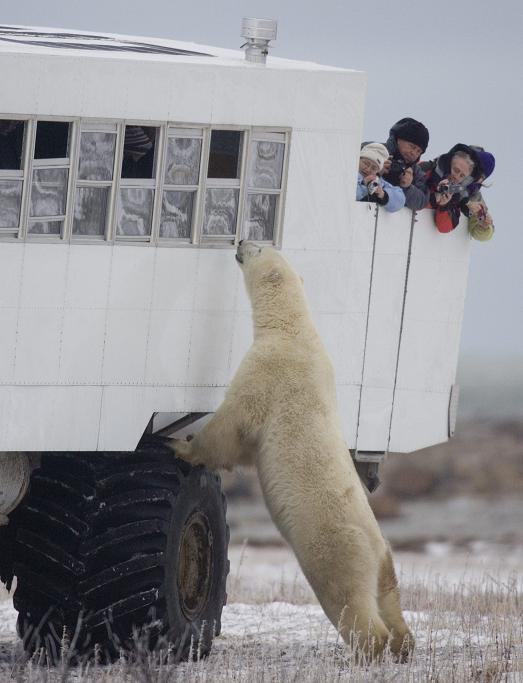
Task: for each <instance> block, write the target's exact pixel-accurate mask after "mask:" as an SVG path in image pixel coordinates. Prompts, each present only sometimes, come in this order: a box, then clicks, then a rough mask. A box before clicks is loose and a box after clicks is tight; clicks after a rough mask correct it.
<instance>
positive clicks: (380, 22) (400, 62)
mask: <svg viewBox="0 0 523 683" xmlns="http://www.w3.org/2000/svg"><path fill="white" fill-rule="evenodd" d="M249 16H250V17H268V18H271V19H276V20H277V21H278V40H277V41H276V42H275V44H274V49H273V54H274V55H275V56H278V57H289V58H295V59H306V60H310V61H315V62H320V63H324V64H333V65H337V66H342V67H348V68H353V69H361V70H364V71H366V72H367V78H368V91H367V106H366V112H365V128H364V139H366V140H370V139H374V140H380V141H383V140H385V139H386V137H387V134H388V130H389V128H390V126H391V125H392V124H393V123H394V122H395V121H397V120H398V119H399V118H402V117H403V116H413V117H414V118H417V119H419V120H421V121H423V122H424V123H425V125H426V126H427V127H428V128H429V131H430V144H429V148H428V150H427V153H426V155H425V158H433V157H435V156H437V155H438V154H441V153H442V152H445V151H447V150H448V149H449V148H450V147H451V146H452V145H454V144H455V143H456V142H465V143H471V144H479V145H482V146H483V147H485V148H486V149H488V150H489V151H491V152H493V153H494V155H495V156H496V162H497V167H496V170H495V172H494V175H493V176H492V179H491V187H490V188H489V189H487V190H486V191H485V193H484V196H485V199H486V201H487V203H488V205H489V208H490V210H491V213H492V215H493V216H494V223H495V226H496V233H495V235H494V238H493V239H492V241H491V242H487V243H474V245H473V251H472V264H471V271H470V277H469V289H468V294H467V302H466V307H465V319H464V327H463V337H462V348H461V353H462V356H463V355H465V356H471V355H475V356H478V355H491V356H496V357H498V358H499V357H501V356H507V355H510V354H515V353H519V354H521V353H523V206H522V204H523V191H522V190H521V185H522V183H523V164H522V158H523V144H522V139H523V131H522V120H523V84H522V64H523V2H522V1H521V0H498V2H493V1H492V0H474V1H472V0H450V1H449V0H431V1H430V2H428V1H426V0H396V2H390V0H367V1H362V0H359V1H358V2H353V1H352V0H340V1H339V2H338V1H336V0H322V1H321V2H320V1H319V0H316V2H311V0H300V1H298V0H292V1H289V0H277V1H275V0H265V1H262V0H252V1H250V0H248V1H246V2H240V1H239V0H190V1H189V2H188V1H185V2H180V1H177V0H146V1H144V2H137V1H136V0H104V1H103V2H102V1H101V0H91V1H90V2H86V1H85V0H81V1H79V0H67V1H65V0H17V1H16V2H14V1H13V0H0V21H1V22H2V23H4V24H26V25H39V26H55V27H66V28H75V29H85V30H92V31H110V32H113V33H131V34H134V35H144V36H147V35H148V36H163V37H167V38H173V39H179V40H188V41H194V42H198V43H204V44H209V45H217V46H221V47H228V48H235V49H236V48H239V47H240V45H241V42H242V40H241V38H240V23H241V19H242V17H249Z"/></svg>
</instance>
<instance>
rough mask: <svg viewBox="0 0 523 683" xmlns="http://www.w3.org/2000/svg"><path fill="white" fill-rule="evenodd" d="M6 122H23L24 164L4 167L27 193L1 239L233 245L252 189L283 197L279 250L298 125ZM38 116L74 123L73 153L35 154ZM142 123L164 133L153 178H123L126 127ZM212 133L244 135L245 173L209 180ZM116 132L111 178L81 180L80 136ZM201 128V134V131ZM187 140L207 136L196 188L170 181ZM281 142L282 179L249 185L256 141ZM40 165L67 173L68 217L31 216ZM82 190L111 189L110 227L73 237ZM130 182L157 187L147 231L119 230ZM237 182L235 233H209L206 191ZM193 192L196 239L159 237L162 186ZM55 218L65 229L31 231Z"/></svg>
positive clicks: (3, 174) (0, 174)
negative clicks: (172, 159) (175, 140)
mask: <svg viewBox="0 0 523 683" xmlns="http://www.w3.org/2000/svg"><path fill="white" fill-rule="evenodd" d="M0 118H1V119H3V120H6V119H12V120H19V121H24V122H25V131H24V147H23V152H22V163H21V166H22V168H21V169H19V170H13V171H11V170H9V169H6V170H4V171H0V179H6V180H8V179H13V180H15V179H20V180H22V198H21V204H20V216H19V225H18V228H17V229H9V228H2V229H0V241H2V242H5V241H11V242H13V241H17V242H20V241H28V242H32V243H33V242H44V243H49V242H51V243H74V244H84V243H88V244H91V245H92V244H97V245H102V244H103V245H114V244H116V243H118V244H129V245H130V244H134V245H147V246H154V247H169V248H180V247H183V248H191V247H193V248H194V247H205V248H231V247H235V246H237V245H238V243H239V241H240V240H241V239H242V234H243V229H244V222H245V219H246V211H247V199H248V196H249V195H250V194H271V195H277V197H278V198H277V202H276V204H277V206H276V211H275V217H274V227H273V238H272V240H266V241H264V242H263V243H264V244H271V245H273V246H275V247H276V248H280V247H281V240H282V227H283V219H284V211H285V198H286V193H287V181H288V168H289V153H290V145H291V137H292V129H291V128H290V127H285V126H248V125H245V126H241V125H225V124H223V125H222V124H219V125H218V124H217V125H213V124H202V123H188V122H178V121H149V120H148V121H144V120H138V119H118V120H115V119H108V118H104V117H99V118H94V117H93V118H82V117H68V116H39V115H33V116H28V115H25V116H24V115H17V114H7V113H6V114H1V115H0ZM39 121H53V122H54V121H56V122H64V123H68V124H69V126H70V128H69V157H68V158H64V159H34V150H35V143H36V128H37V124H38V122H39ZM127 125H141V126H148V127H155V128H157V129H158V135H157V138H156V141H155V160H154V164H155V166H154V169H155V171H154V178H150V179H141V178H121V169H122V160H123V146H124V137H125V126H127ZM213 130H231V131H238V132H240V133H241V134H242V149H241V159H240V164H239V166H240V168H239V178H237V179H236V178H235V179H228V178H214V179H213V178H207V169H208V165H209V155H210V141H211V133H212V131H213ZM114 131H115V132H116V143H115V145H116V146H115V155H114V165H113V177H112V180H110V181H109V180H101V181H98V180H82V179H79V178H78V168H79V163H80V148H81V145H80V143H81V137H80V136H81V135H82V133H86V132H114ZM195 131H197V132H199V133H198V134H195ZM172 137H189V138H199V139H201V141H202V143H201V151H200V169H199V176H198V186H193V185H174V184H170V183H165V182H164V178H165V166H166V163H167V148H168V143H169V138H172ZM271 139H273V140H274V141H275V142H281V143H282V144H283V145H284V153H283V164H282V179H281V187H280V188H279V189H272V188H255V187H250V186H249V187H248V186H247V180H248V179H247V173H248V168H249V162H250V154H251V143H252V142H256V141H259V140H271ZM39 168H65V169H67V171H68V181H67V190H66V206H65V214H64V215H62V216H49V217H45V216H44V217H31V216H30V215H29V214H30V202H31V193H32V186H33V172H34V170H35V169H36V170H38V169H39ZM81 187H107V188H110V189H109V197H108V203H107V214H106V225H105V231H104V235H103V236H102V235H74V234H73V225H74V209H75V202H76V194H77V189H78V188H81ZM125 187H138V188H140V187H144V188H150V189H153V191H154V201H153V207H152V218H151V221H152V225H151V232H150V234H149V235H144V236H138V235H117V234H116V230H117V222H118V211H119V202H120V189H121V188H125ZM223 187H231V188H234V189H238V193H239V194H238V211H237V216H236V223H235V233H234V235H223V236H221V235H203V234H202V233H203V231H202V228H203V219H204V210H205V198H206V193H207V189H213V188H216V189H219V188H223ZM165 190H167V191H170V190H171V191H191V192H195V198H194V204H193V215H192V225H191V234H190V238H185V237H180V238H177V237H160V221H161V212H162V200H163V193H164V191H165ZM49 219H52V220H53V221H56V222H58V221H62V226H61V230H60V234H47V235H46V234H41V233H35V234H31V233H29V225H30V224H31V223H33V222H40V221H45V220H49Z"/></svg>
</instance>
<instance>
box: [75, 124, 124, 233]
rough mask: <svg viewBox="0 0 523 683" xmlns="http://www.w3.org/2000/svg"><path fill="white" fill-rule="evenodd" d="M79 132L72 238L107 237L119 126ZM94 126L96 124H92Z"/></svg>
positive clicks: (103, 126) (105, 126) (106, 126)
mask: <svg viewBox="0 0 523 683" xmlns="http://www.w3.org/2000/svg"><path fill="white" fill-rule="evenodd" d="M101 126H102V128H101V129H100V130H83V131H82V132H81V135H80V149H79V154H78V175H77V179H76V193H75V204H74V217H73V237H81V236H88V237H104V235H105V230H106V224H107V214H108V209H109V204H110V198H111V190H112V180H113V168H114V157H115V152H116V125H114V124H113V125H109V124H105V125H104V124H101ZM93 127H94V126H93Z"/></svg>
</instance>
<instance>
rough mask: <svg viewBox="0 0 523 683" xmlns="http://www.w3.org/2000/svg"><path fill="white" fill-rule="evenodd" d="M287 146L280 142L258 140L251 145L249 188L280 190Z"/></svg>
mask: <svg viewBox="0 0 523 683" xmlns="http://www.w3.org/2000/svg"><path fill="white" fill-rule="evenodd" d="M284 150H285V145H284V144H283V143H280V142H272V141H269V140H258V141H254V142H253V143H251V150H250V161H249V173H248V184H249V187H260V188H270V189H279V188H280V187H281V178H282V172H283V153H284Z"/></svg>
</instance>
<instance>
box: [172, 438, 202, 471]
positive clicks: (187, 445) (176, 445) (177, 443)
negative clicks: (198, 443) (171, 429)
mask: <svg viewBox="0 0 523 683" xmlns="http://www.w3.org/2000/svg"><path fill="white" fill-rule="evenodd" d="M191 438H192V437H191ZM171 448H172V450H173V451H174V454H175V455H176V456H177V457H178V458H181V459H182V460H185V461H186V462H188V463H190V464H191V465H197V464H198V459H197V457H196V454H195V453H194V449H193V447H192V443H191V441H187V440H186V439H173V442H172V444H171Z"/></svg>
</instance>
